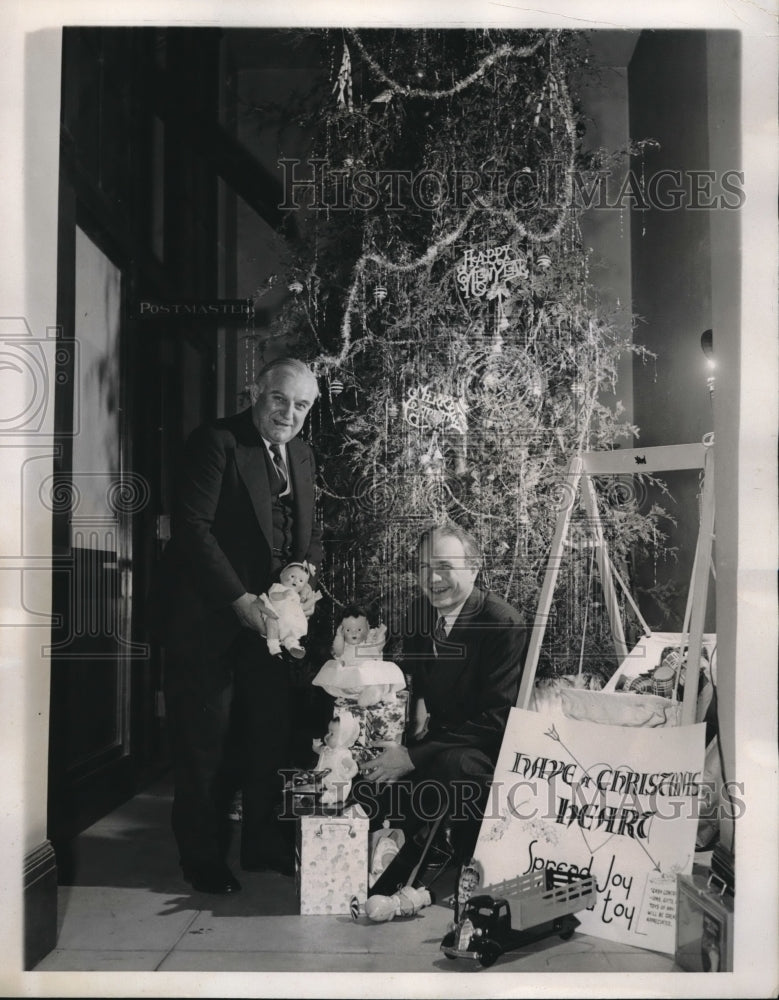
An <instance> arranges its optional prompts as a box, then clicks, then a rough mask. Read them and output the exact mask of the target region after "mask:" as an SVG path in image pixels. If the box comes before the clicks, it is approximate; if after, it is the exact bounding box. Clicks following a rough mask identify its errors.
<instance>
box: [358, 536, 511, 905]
mask: <svg viewBox="0 0 779 1000" xmlns="http://www.w3.org/2000/svg"><path fill="white" fill-rule="evenodd" d="M417 555H418V575H419V587H420V590H421V596H420V597H419V598H418V599H417V600H415V601H413V602H412V604H411V606H410V608H409V612H408V619H407V628H406V633H405V634H406V636H407V638H405V639H404V644H403V664H404V668H405V669H406V670H407V671H408V672H409V673H410V674H411V680H412V698H413V707H412V712H411V732H410V741H409V744H408V746H401V745H392V746H388V747H387V748H386V749H385V750H384V752H383V753H382V754H381V755H380V756H378V757H377V758H376V759H375V760H373V761H371V762H369V763H368V764H366V766H365V768H364V774H365V775H366V777H367V778H368V779H369V780H370V781H374V782H378V783H379V785H382V784H388V783H394V782H398V781H401V780H402V779H407V781H406V783H407V785H408V790H409V791H410V793H411V796H410V803H409V806H411V807H413V808H415V809H416V810H417V812H418V813H421V815H419V814H418V815H416V816H414V815H410V814H409V812H410V810H409V808H407V809H406V816H405V819H406V833H407V838H408V839H407V844H408V845H409V846H408V848H407V849H406V848H404V849H403V850H401V852H400V854H398V856H397V857H396V859H395V861H394V862H393V863H392V864H391V865H390V866H389V867H388V869H387V871H386V872H385V873H384V874H383V875H382V876H381V877H380V879H379V880H378V881H377V882H376V884H375V885H374V886H373V888H372V890H371V892H372V893H374V894H375V893H380V894H391V893H392V892H394V891H395V890H396V888H397V884H398V882H403V881H405V879H406V878H407V877H408V875H409V874H410V872H411V870H412V868H413V867H414V864H415V861H416V857H417V856H418V853H419V850H418V844H417V845H416V854H415V842H414V839H413V837H412V836H410V835H411V834H413V832H414V830H415V829H418V828H419V827H420V826H421V825H422V823H423V821H424V820H425V819H430V818H432V816H433V815H435V813H436V811H440V810H441V808H443V809H445V810H446V812H447V815H448V817H449V819H450V820H451V822H452V836H453V841H454V845H453V846H454V848H455V852H456V855H457V857H458V860H460V861H467V860H468V859H469V858H470V857H471V855H472V854H473V849H474V847H475V845H476V839H477V837H478V832H479V824H480V821H481V817H482V816H483V814H484V809H485V806H486V803H487V797H488V794H489V786H490V783H491V781H492V777H493V774H494V771H495V763H496V761H497V759H498V753H499V751H500V745H501V742H502V739H503V732H504V730H505V728H506V722H507V720H508V714H509V709H510V708H511V707H512V706H513V705H514V704H515V703H516V699H517V694H518V691H519V682H520V677H521V675H522V667H523V662H524V656H525V649H526V646H527V639H528V630H527V628H526V627H525V626H524V624H523V622H522V619H521V618H520V616H519V614H518V613H517V612H516V611H515V610H514V608H512V607H511V606H510V605H509V604H507V603H506V602H505V601H504V600H502V599H501V598H500V597H498V596H497V595H496V594H493V593H491V592H490V591H484V590H481V589H480V588H478V587H477V586H476V585H475V584H476V577H477V576H478V573H479V569H480V566H481V553H480V551H479V548H478V545H477V544H476V541H475V540H474V539H473V537H472V536H471V535H470V534H469V533H468V532H467V531H465V530H463V529H462V528H459V527H457V526H456V525H449V524H447V525H442V526H438V527H434V528H431V529H429V530H428V531H426V532H425V533H424V534H423V535H422V537H421V538H420V540H419V545H418V549H417Z"/></svg>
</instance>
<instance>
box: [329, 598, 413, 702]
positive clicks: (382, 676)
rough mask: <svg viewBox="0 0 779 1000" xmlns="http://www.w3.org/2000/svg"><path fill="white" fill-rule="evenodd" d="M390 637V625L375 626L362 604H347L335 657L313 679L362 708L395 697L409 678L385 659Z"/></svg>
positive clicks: (334, 641)
mask: <svg viewBox="0 0 779 1000" xmlns="http://www.w3.org/2000/svg"><path fill="white" fill-rule="evenodd" d="M386 640H387V626H386V625H379V626H377V627H375V628H371V627H370V624H369V622H368V616H367V615H366V614H365V612H364V611H363V610H362V609H361V608H359V607H357V606H354V605H353V606H351V607H348V608H346V609H345V611H344V616H343V619H342V621H341V624H340V625H339V626H338V629H337V630H336V633H335V638H334V639H333V645H332V650H331V652H332V655H333V659H332V660H328V661H327V662H326V663H325V664H324V666H323V667H322V669H321V670H320V671H319V673H318V674H317V675H316V677H315V678H314V680H313V682H312V683H314V684H316V685H318V686H319V687H323V688H324V689H325V691H327V693H328V694H330V695H332V696H333V697H334V698H349V699H354V700H355V701H356V703H357V705H358V706H359V707H360V708H366V707H369V706H372V705H378V704H380V703H386V702H390V701H394V700H395V698H396V694H397V692H398V691H401V690H403V688H405V686H406V679H405V677H404V676H403V671H402V670H401V669H400V667H399V666H398V665H397V664H396V663H391V662H389V661H388V660H384V659H382V653H383V649H384V643H385V642H386Z"/></svg>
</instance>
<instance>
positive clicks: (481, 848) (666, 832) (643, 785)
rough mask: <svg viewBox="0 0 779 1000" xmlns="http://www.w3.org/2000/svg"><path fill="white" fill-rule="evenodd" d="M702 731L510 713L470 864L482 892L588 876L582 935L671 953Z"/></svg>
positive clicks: (687, 864) (687, 863)
mask: <svg viewBox="0 0 779 1000" xmlns="http://www.w3.org/2000/svg"><path fill="white" fill-rule="evenodd" d="M704 737H705V726H703V725H695V726H678V727H671V728H658V729H648V728H633V727H627V726H604V725H600V724H597V723H592V722H581V721H575V720H573V719H568V718H566V717H565V716H563V715H562V714H560V715H555V716H550V715H540V714H538V713H536V712H527V711H524V710H522V709H518V708H514V709H512V710H511V714H510V716H509V721H508V725H507V727H506V733H505V736H504V738H503V745H502V747H501V751H500V756H499V757H498V763H497V766H496V768H495V777H494V780H493V784H492V789H491V793H490V799H489V802H488V805H487V809H486V810H485V814H484V821H483V822H482V826H481V831H480V834H479V841H478V844H477V846H476V853H475V857H476V860H477V861H478V862H479V863H480V865H481V867H482V868H483V871H484V876H483V884H485V885H494V884H496V883H498V882H501V881H503V880H506V879H511V878H514V877H516V876H517V875H523V874H525V873H528V872H532V871H537V870H539V869H541V868H545V867H554V868H557V869H560V870H562V871H567V872H574V873H576V872H579V873H581V874H584V875H587V874H590V875H593V876H594V878H595V880H596V888H597V900H596V902H595V904H594V905H593V906H592V908H591V909H589V910H585V911H582V912H580V913H577V917H578V918H579V920H580V921H581V930H582V932H583V933H585V934H593V935H597V936H598V937H603V938H608V939H610V940H612V941H620V942H623V943H625V944H631V945H634V946H636V947H640V948H649V949H652V950H655V951H664V952H670V953H673V951H674V947H675V939H674V932H675V918H676V876H677V874H678V873H681V874H689V872H690V871H691V870H692V862H693V854H694V851H695V833H696V828H697V824H698V818H697V817H698V798H699V790H700V784H701V781H702V772H703V760H704V749H705V748H704Z"/></svg>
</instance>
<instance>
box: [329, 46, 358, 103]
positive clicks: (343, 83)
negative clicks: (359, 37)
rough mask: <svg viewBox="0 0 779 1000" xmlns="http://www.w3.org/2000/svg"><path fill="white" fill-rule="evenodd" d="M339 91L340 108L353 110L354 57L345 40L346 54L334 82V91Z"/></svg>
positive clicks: (337, 97) (337, 98)
mask: <svg viewBox="0 0 779 1000" xmlns="http://www.w3.org/2000/svg"><path fill="white" fill-rule="evenodd" d="M336 91H338V94H337V96H336V102H337V104H338V107H339V108H343V109H344V110H346V111H353V110H354V105H353V103H352V57H351V56H350V55H349V46H348V45H347V44H346V42H344V54H343V56H342V58H341V68H340V69H339V70H338V76H337V77H336V80H335V83H334V84H333V90H332V93H333V94H335V92H336Z"/></svg>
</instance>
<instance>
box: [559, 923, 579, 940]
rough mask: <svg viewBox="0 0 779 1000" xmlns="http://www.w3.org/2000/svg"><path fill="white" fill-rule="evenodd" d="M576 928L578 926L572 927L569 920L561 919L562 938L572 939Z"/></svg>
mask: <svg viewBox="0 0 779 1000" xmlns="http://www.w3.org/2000/svg"><path fill="white" fill-rule="evenodd" d="M575 930H576V928H575V927H571V925H570V924H569V923H568V922H567V921H564V920H562V921H560V928H559V934H560V940H561V941H570V940H571V938H572V937H573V932H574V931H575Z"/></svg>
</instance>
